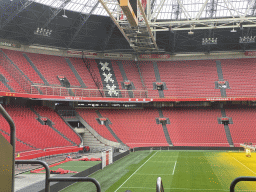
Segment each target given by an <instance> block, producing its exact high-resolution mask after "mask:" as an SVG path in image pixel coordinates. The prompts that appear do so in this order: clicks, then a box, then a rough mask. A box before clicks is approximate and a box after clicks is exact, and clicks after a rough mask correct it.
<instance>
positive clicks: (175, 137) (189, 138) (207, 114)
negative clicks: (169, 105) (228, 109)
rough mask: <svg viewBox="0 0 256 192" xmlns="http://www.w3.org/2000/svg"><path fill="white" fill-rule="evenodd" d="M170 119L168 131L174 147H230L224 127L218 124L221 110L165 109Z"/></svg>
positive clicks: (164, 113) (165, 114)
mask: <svg viewBox="0 0 256 192" xmlns="http://www.w3.org/2000/svg"><path fill="white" fill-rule="evenodd" d="M162 111H163V115H164V116H165V117H168V118H169V119H170V122H171V124H167V125H166V126H167V129H168V132H169V134H170V138H171V140H172V143H173V145H174V146H211V147H217V146H222V147H229V144H228V141H227V138H226V134H225V130H224V126H223V125H222V124H218V121H217V118H218V117H221V112H220V109H195V108H191V109H188V108H178V109H177V108H176V109H163V110H162Z"/></svg>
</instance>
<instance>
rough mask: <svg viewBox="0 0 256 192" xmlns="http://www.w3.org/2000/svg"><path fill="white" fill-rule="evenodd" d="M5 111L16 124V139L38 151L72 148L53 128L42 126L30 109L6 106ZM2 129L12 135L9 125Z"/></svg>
mask: <svg viewBox="0 0 256 192" xmlns="http://www.w3.org/2000/svg"><path fill="white" fill-rule="evenodd" d="M5 109H6V111H7V112H8V113H9V115H10V116H11V118H12V119H13V121H14V123H15V126H16V137H17V138H18V139H20V140H22V141H23V142H25V143H27V144H30V145H31V146H34V147H35V148H38V149H44V148H50V147H62V146H72V143H70V142H69V141H67V140H66V139H64V138H63V137H61V136H60V135H59V134H58V133H57V132H56V131H54V130H53V129H52V128H51V127H49V126H47V125H41V124H40V123H39V122H38V121H37V120H36V118H37V116H36V115H35V114H34V113H33V112H32V111H31V110H30V109H29V108H26V107H20V106H6V107H5ZM1 127H2V126H1ZM2 129H3V130H4V131H6V132H7V133H10V129H9V125H8V124H5V125H3V128H2Z"/></svg>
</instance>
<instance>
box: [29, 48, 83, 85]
mask: <svg viewBox="0 0 256 192" xmlns="http://www.w3.org/2000/svg"><path fill="white" fill-rule="evenodd" d="M26 54H27V55H28V57H29V58H30V59H31V61H32V62H33V63H34V65H35V66H36V67H37V69H38V70H39V71H40V72H41V74H42V75H43V76H44V78H45V79H46V80H47V81H48V83H49V84H50V85H57V86H61V83H60V81H59V79H58V76H61V75H62V76H64V77H66V78H67V80H68V81H69V83H70V85H71V86H77V87H80V86H81V85H80V83H79V82H78V80H77V79H76V76H75V75H74V73H73V72H72V70H71V69H70V67H69V66H68V63H67V62H66V60H65V59H64V57H59V56H52V55H44V54H35V53H26Z"/></svg>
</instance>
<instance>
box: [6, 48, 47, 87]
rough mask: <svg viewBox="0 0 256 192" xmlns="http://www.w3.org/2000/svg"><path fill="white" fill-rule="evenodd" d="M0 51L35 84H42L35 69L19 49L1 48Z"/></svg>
mask: <svg viewBox="0 0 256 192" xmlns="http://www.w3.org/2000/svg"><path fill="white" fill-rule="evenodd" d="M2 51H3V52H4V53H5V54H6V55H7V56H8V57H9V58H10V59H11V60H12V61H13V63H14V64H15V65H17V66H18V67H19V69H20V70H21V71H22V72H23V73H24V74H25V75H27V77H28V78H29V79H30V80H31V81H32V82H33V83H37V84H44V82H43V80H42V79H41V78H40V77H39V75H38V74H37V73H36V71H35V70H34V69H33V68H32V67H31V65H30V64H29V62H28V61H27V60H26V58H25V57H24V56H23V55H22V52H20V51H12V50H8V49H2Z"/></svg>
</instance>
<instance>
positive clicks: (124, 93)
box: [31, 85, 148, 98]
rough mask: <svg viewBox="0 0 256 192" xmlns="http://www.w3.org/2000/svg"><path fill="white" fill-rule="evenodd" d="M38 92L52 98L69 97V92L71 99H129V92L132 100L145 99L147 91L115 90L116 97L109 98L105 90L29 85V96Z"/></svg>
mask: <svg viewBox="0 0 256 192" xmlns="http://www.w3.org/2000/svg"><path fill="white" fill-rule="evenodd" d="M39 90H41V92H42V93H43V94H44V95H52V96H70V95H69V90H71V91H72V92H73V93H74V96H72V97H112V98H130V96H129V92H132V93H133V95H134V98H147V97H148V91H147V90H116V92H117V93H118V94H117V95H115V94H113V95H112V96H109V91H110V90H107V89H101V90H99V89H83V88H66V87H54V86H44V85H31V94H40V92H39Z"/></svg>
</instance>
